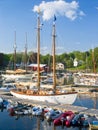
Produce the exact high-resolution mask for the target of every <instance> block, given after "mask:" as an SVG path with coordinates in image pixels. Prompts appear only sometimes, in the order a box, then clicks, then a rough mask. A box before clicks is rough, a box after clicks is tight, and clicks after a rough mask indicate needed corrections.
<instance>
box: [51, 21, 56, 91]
mask: <svg viewBox="0 0 98 130" xmlns="http://www.w3.org/2000/svg"><path fill="white" fill-rule="evenodd" d="M55 32H56V31H55V20H54V22H53V32H52V37H53V41H52V42H53V89H54V92H55V90H56V74H55V70H56V67H55V37H56V33H55Z"/></svg>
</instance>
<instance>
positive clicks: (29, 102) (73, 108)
mask: <svg viewBox="0 0 98 130" xmlns="http://www.w3.org/2000/svg"><path fill="white" fill-rule="evenodd" d="M0 97H1V98H3V99H5V100H6V99H7V100H8V101H9V102H11V103H13V104H14V103H16V102H19V103H22V104H27V105H32V106H37V105H40V106H42V107H51V108H54V109H58V110H62V111H67V110H68V111H70V110H71V111H73V112H75V113H84V114H88V115H90V116H94V115H98V109H88V108H86V107H81V106H74V105H67V104H62V105H61V104H53V103H49V102H41V101H35V100H27V99H20V98H16V97H14V96H11V95H10V94H5V93H1V92H0Z"/></svg>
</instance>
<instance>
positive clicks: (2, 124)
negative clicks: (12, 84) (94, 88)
mask: <svg viewBox="0 0 98 130" xmlns="http://www.w3.org/2000/svg"><path fill="white" fill-rule="evenodd" d="M73 105H75V106H76V105H77V106H83V107H88V108H96V109H98V98H97V97H96V98H92V97H90V96H84V95H81V96H78V98H77V99H76V101H75V103H74V104H73ZM63 129H65V130H88V129H89V128H85V127H70V128H66V127H65V126H64V127H62V126H56V127H55V126H54V125H53V123H49V122H47V121H46V120H45V119H43V118H41V117H35V116H31V115H30V116H12V115H10V114H9V112H8V111H7V110H6V109H1V110H0V130H63Z"/></svg>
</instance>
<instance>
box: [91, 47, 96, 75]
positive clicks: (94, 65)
mask: <svg viewBox="0 0 98 130" xmlns="http://www.w3.org/2000/svg"><path fill="white" fill-rule="evenodd" d="M92 60H93V73H96V61H95V56H94V49H92Z"/></svg>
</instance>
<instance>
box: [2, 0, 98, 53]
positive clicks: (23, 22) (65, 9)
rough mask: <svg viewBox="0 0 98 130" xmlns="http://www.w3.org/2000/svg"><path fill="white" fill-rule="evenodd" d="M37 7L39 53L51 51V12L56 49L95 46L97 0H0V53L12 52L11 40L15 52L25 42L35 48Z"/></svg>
mask: <svg viewBox="0 0 98 130" xmlns="http://www.w3.org/2000/svg"><path fill="white" fill-rule="evenodd" d="M38 10H40V12H41V13H40V18H41V30H40V32H41V53H43V54H46V53H51V51H52V25H53V19H54V15H55V16H56V21H55V24H56V51H57V53H59V54H61V53H64V52H66V53H70V52H73V51H82V52H84V51H89V50H90V49H92V48H95V47H97V46H98V0H51V1H50V0H45V1H41V0H0V53H13V52H14V44H15V43H16V46H17V48H16V51H17V52H22V51H24V50H25V44H26V43H27V50H28V51H36V32H37V16H38V14H37V12H38ZM15 33H16V37H15ZM26 35H27V40H26ZM15 39H16V40H15Z"/></svg>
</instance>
